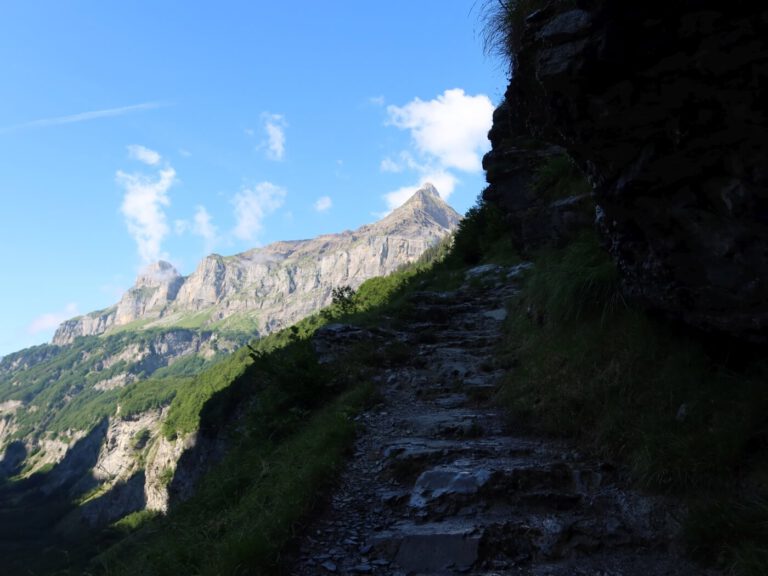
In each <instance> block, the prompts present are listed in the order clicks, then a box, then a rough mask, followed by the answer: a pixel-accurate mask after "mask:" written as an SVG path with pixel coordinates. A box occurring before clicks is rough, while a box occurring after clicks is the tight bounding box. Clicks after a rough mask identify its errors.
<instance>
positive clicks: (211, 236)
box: [192, 206, 219, 252]
mask: <svg viewBox="0 0 768 576" xmlns="http://www.w3.org/2000/svg"><path fill="white" fill-rule="evenodd" d="M211 220H212V218H211V215H210V214H209V213H208V210H206V209H205V206H198V207H197V208H195V216H194V218H193V225H192V233H193V234H196V235H197V236H200V237H201V238H202V239H203V240H205V251H206V252H212V251H213V247H214V246H215V245H216V242H217V241H218V238H219V233H218V229H217V228H216V226H214V225H213V223H212V222H211Z"/></svg>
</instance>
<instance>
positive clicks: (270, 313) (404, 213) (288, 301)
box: [53, 184, 460, 344]
mask: <svg viewBox="0 0 768 576" xmlns="http://www.w3.org/2000/svg"><path fill="white" fill-rule="evenodd" d="M459 220H460V216H459V215H458V214H457V213H456V212H455V211H454V210H453V209H452V208H451V207H450V206H448V204H446V203H445V202H444V201H443V200H442V199H441V198H440V195H439V194H438V192H437V190H436V189H435V188H434V187H433V186H432V185H431V184H427V185H425V186H424V187H423V188H422V189H420V190H419V191H417V192H416V193H415V194H414V195H413V197H411V198H410V199H409V200H408V201H407V202H406V203H405V204H404V205H403V206H401V207H400V208H398V209H397V210H395V211H394V212H392V213H391V214H389V215H388V216H387V217H385V218H384V219H382V220H380V221H379V222H376V223H374V224H370V225H367V226H363V227H361V228H359V229H357V230H355V231H351V232H350V231H347V232H343V233H341V234H328V235H324V236H320V237H318V238H314V239H311V240H299V241H292V242H276V243H274V244H270V245H268V246H265V247H264V248H255V249H253V250H249V251H247V252H243V253H241V254H237V255H235V256H229V257H223V256H220V255H218V254H212V255H210V256H208V257H206V258H205V259H203V261H202V262H201V263H200V264H199V265H198V267H197V269H196V270H195V271H194V272H193V273H192V274H191V275H190V276H188V277H187V278H183V277H181V276H179V275H178V273H177V272H176V270H175V269H174V268H173V267H172V266H171V265H170V264H168V263H166V262H158V263H157V264H155V265H153V266H152V267H151V268H150V269H148V270H146V271H144V272H143V273H142V274H141V275H140V276H139V279H138V280H137V282H136V285H135V286H134V287H133V288H131V289H130V290H129V291H128V292H127V293H126V294H125V295H124V296H123V298H122V299H121V301H120V302H119V303H118V304H117V305H116V306H113V307H112V308H108V309H107V310H103V311H100V312H95V313H92V314H89V315H86V316H82V317H79V318H75V319H72V320H69V321H67V322H65V323H64V324H62V325H61V326H60V328H59V329H58V330H57V332H56V335H55V336H54V339H53V342H54V343H55V344H67V343H70V342H72V340H73V339H74V338H76V337H78V336H84V335H94V334H102V333H104V332H106V331H108V330H110V329H111V328H115V327H119V326H124V325H126V324H130V323H131V322H135V321H137V320H141V321H142V327H147V328H149V327H168V326H174V325H176V324H177V323H179V322H182V321H185V322H186V323H188V322H189V319H190V317H193V318H194V322H195V323H197V325H199V326H201V327H205V326H221V325H222V324H223V325H226V322H227V321H229V322H231V323H237V321H238V319H245V321H246V324H247V325H248V326H249V327H250V328H251V329H253V330H255V331H257V332H259V333H267V332H271V331H273V330H275V329H279V328H282V327H284V326H288V325H290V324H292V323H293V322H295V321H297V320H299V319H301V318H303V317H305V316H307V315H308V314H311V313H312V312H315V311H316V310H318V309H320V308H322V307H323V306H325V305H327V304H329V303H330V300H331V290H332V289H333V288H334V287H336V286H341V285H347V284H348V285H350V286H352V287H353V288H356V287H358V286H359V285H360V284H362V283H363V282H364V281H365V280H367V279H368V278H371V277H373V276H381V275H385V274H389V273H390V272H393V271H394V270H396V269H397V268H398V267H399V266H401V265H403V264H406V263H408V262H412V261H414V260H415V259H417V258H418V257H419V256H420V255H421V254H422V253H423V252H424V251H425V250H426V249H427V248H429V247H430V246H432V245H433V244H435V243H436V242H438V241H439V240H440V239H441V238H443V237H444V236H445V235H446V234H448V233H450V232H451V231H452V230H453V229H455V227H456V226H457V225H458V222H459Z"/></svg>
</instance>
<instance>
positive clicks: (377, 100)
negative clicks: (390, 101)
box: [368, 96, 386, 106]
mask: <svg viewBox="0 0 768 576" xmlns="http://www.w3.org/2000/svg"><path fill="white" fill-rule="evenodd" d="M368 102H370V103H371V104H373V105H374V106H384V104H385V103H386V99H385V98H384V96H371V97H370V98H368Z"/></svg>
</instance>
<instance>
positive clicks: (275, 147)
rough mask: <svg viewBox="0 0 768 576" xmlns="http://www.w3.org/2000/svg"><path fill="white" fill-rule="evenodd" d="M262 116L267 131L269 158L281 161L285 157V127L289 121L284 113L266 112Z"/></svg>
mask: <svg viewBox="0 0 768 576" xmlns="http://www.w3.org/2000/svg"><path fill="white" fill-rule="evenodd" d="M261 118H262V121H263V122H264V131H265V132H266V133H267V142H266V147H267V158H269V159H270V160H276V161H280V160H282V159H283V158H284V157H285V129H286V127H287V126H288V123H287V122H286V121H285V117H284V116H283V115H282V114H270V113H269V112H265V113H264V114H262V115H261Z"/></svg>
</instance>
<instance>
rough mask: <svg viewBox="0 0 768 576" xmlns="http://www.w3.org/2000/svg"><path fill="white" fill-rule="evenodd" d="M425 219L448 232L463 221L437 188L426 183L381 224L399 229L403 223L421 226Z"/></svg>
mask: <svg viewBox="0 0 768 576" xmlns="http://www.w3.org/2000/svg"><path fill="white" fill-rule="evenodd" d="M425 218H426V219H427V220H430V221H432V222H434V223H435V224H438V225H439V226H440V227H442V228H445V229H446V230H453V229H454V228H455V227H456V226H457V225H458V223H459V221H460V220H461V215H460V214H459V213H458V212H456V211H455V210H454V209H453V208H451V206H450V205H449V204H448V203H447V202H446V201H445V200H443V199H442V198H441V197H440V194H439V193H438V191H437V188H435V187H434V186H433V185H432V184H431V183H429V182H425V183H424V184H423V185H422V186H421V188H419V189H418V190H416V192H414V193H413V195H412V196H411V197H410V198H409V199H408V200H407V201H406V202H405V204H403V205H402V206H400V207H399V208H396V209H395V210H393V211H392V213H391V214H390V215H389V216H387V217H386V218H384V219H383V220H381V223H382V224H384V225H385V226H391V225H395V226H398V227H399V226H401V223H408V225H414V226H421V225H422V224H423V222H424V219H425Z"/></svg>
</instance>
